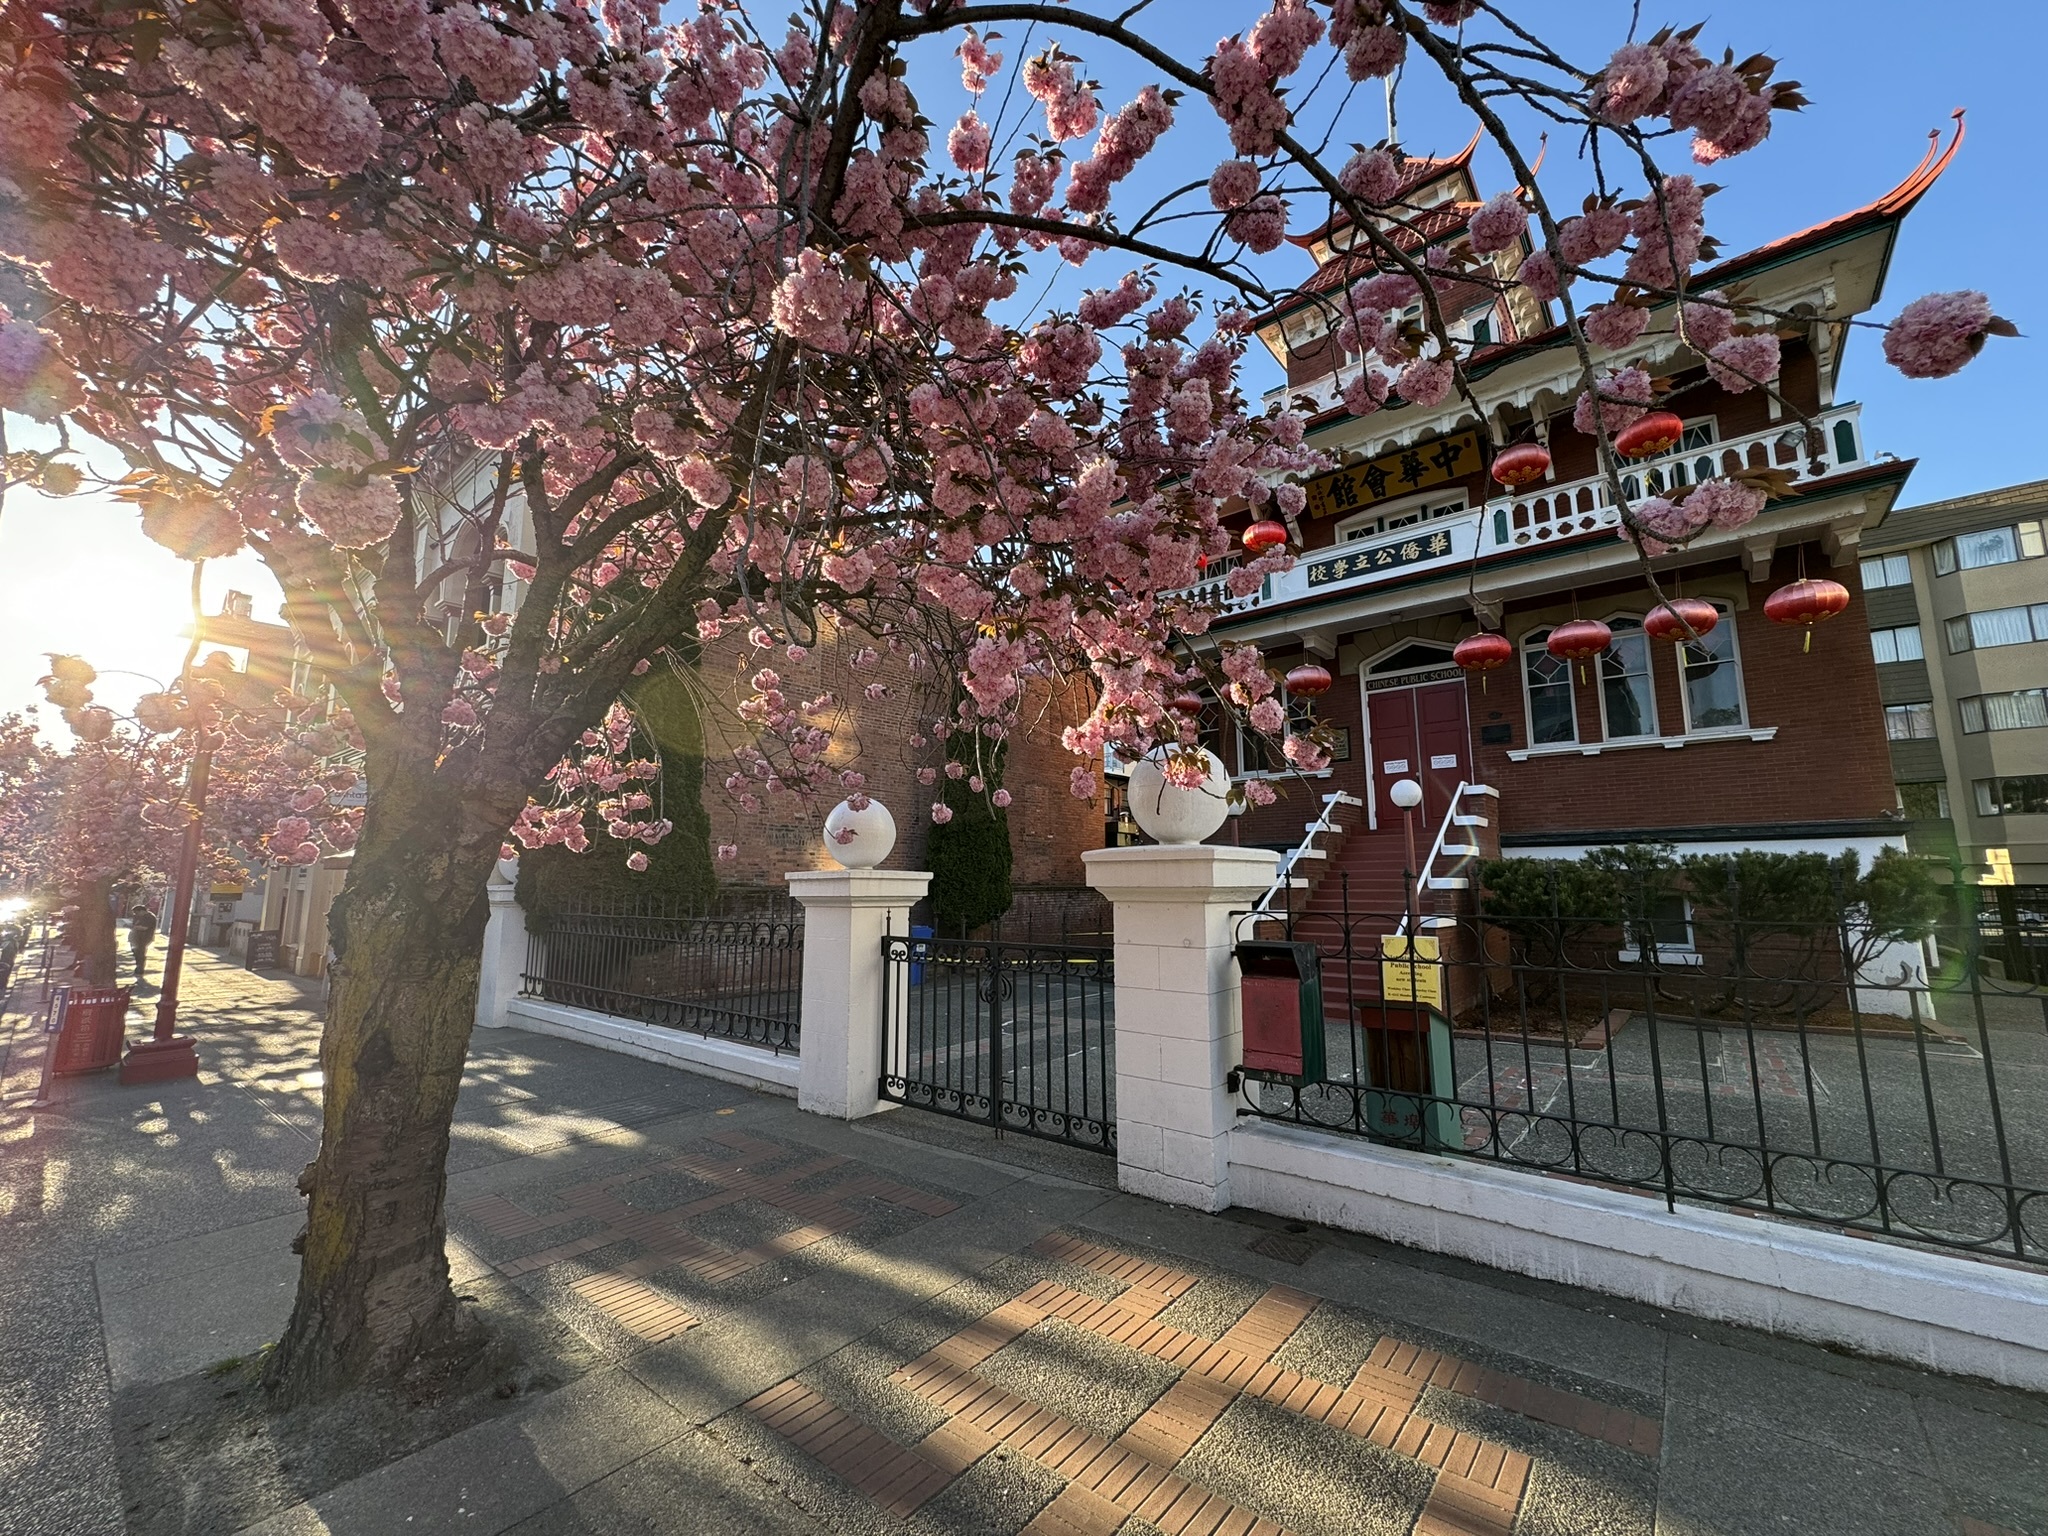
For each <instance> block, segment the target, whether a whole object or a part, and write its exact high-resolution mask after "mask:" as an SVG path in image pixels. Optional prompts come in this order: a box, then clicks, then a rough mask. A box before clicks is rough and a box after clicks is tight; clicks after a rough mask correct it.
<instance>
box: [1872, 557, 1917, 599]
mask: <svg viewBox="0 0 2048 1536" xmlns="http://www.w3.org/2000/svg"><path fill="white" fill-rule="evenodd" d="M1911 585H1913V562H1912V561H1910V560H1908V559H1907V558H1906V557H1905V556H1904V555H1872V556H1871V557H1870V558H1869V559H1868V560H1865V561H1864V562H1863V589H1864V591H1866V592H1875V591H1877V590H1878V589H1879V588H1880V587H1910V586H1911Z"/></svg>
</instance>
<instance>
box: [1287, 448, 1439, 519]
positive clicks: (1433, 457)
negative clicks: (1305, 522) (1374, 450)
mask: <svg viewBox="0 0 2048 1536" xmlns="http://www.w3.org/2000/svg"><path fill="white" fill-rule="evenodd" d="M1478 467H1479V434H1478V433H1476V432H1459V433H1455V434H1453V435H1452V436H1450V437H1441V438H1438V439H1437V440H1436V441H1435V442H1431V443H1418V444H1416V445H1415V446H1414V447H1412V448H1402V449H1398V450H1396V451H1395V452H1393V453H1384V454H1381V455H1380V456H1379V457H1378V458H1376V459H1370V460H1367V461H1366V462H1365V463H1363V464H1347V465H1345V466H1344V467H1343V468H1342V469H1335V470H1332V471H1330V473H1329V474H1327V475H1318V476H1317V477H1316V478H1315V479H1313V480H1311V481H1309V482H1308V484H1307V485H1306V486H1305V487H1304V489H1305V490H1306V491H1307V492H1308V515H1309V516H1310V517H1312V518H1317V517H1341V516H1343V515H1344V514H1346V513H1348V512H1357V511H1361V510H1363V509H1364V508H1366V507H1371V506H1377V505H1378V504H1379V503H1380V502H1383V501H1395V500H1398V499H1399V498H1400V497H1403V496H1406V495H1409V494H1410V493H1411V492H1414V491H1426V490H1428V489H1429V488H1430V487H1431V486H1433V485H1442V484H1444V483H1445V482H1446V481H1449V480H1459V479H1462V478H1464V477H1465V476H1466V475H1469V474H1471V473H1473V472H1474V471H1475V470H1476V469H1478Z"/></svg>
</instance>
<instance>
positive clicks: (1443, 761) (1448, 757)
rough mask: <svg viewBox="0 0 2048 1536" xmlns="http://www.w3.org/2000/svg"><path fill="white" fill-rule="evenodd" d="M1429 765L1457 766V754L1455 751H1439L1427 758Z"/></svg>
mask: <svg viewBox="0 0 2048 1536" xmlns="http://www.w3.org/2000/svg"><path fill="white" fill-rule="evenodd" d="M1429 766H1430V767H1432V768H1455V767H1457V766H1458V754H1457V753H1455V752H1439V753H1437V755H1436V756H1434V757H1432V758H1431V759H1430V760H1429Z"/></svg>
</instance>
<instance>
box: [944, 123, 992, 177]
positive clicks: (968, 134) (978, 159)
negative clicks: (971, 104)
mask: <svg viewBox="0 0 2048 1536" xmlns="http://www.w3.org/2000/svg"><path fill="white" fill-rule="evenodd" d="M989 143H990V135H989V129H988V124H987V123H984V122H983V121H982V120H981V117H980V114H978V113H976V112H973V111H967V112H963V113H961V114H960V121H959V122H957V123H955V124H954V125H953V130H952V132H950V133H948V134H947V135H946V153H947V154H949V155H951V156H952V157H953V164H955V165H956V166H958V167H959V168H960V170H961V171H962V173H964V174H965V175H968V176H979V175H980V174H981V173H982V172H983V171H986V170H987V169H988V151H989Z"/></svg>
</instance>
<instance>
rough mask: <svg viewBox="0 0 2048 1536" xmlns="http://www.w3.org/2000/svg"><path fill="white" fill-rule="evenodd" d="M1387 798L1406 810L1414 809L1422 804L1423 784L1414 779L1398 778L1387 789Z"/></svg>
mask: <svg viewBox="0 0 2048 1536" xmlns="http://www.w3.org/2000/svg"><path fill="white" fill-rule="evenodd" d="M1387 798H1388V799H1389V800H1391V801H1393V802H1394V804H1396V805H1398V806H1399V807H1400V808H1401V809H1402V810H1404V811H1412V810H1414V809H1415V807H1417V806H1418V805H1420V804H1422V786H1421V785H1420V784H1418V783H1416V782H1415V781H1414V780H1413V779H1396V780H1394V782H1393V784H1392V786H1391V787H1390V788H1389V789H1388V790H1387Z"/></svg>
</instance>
